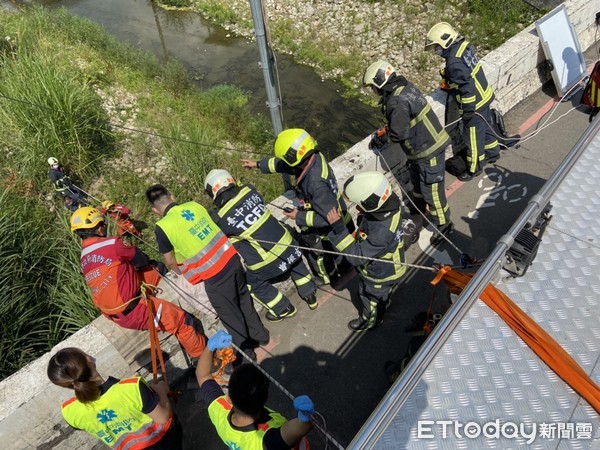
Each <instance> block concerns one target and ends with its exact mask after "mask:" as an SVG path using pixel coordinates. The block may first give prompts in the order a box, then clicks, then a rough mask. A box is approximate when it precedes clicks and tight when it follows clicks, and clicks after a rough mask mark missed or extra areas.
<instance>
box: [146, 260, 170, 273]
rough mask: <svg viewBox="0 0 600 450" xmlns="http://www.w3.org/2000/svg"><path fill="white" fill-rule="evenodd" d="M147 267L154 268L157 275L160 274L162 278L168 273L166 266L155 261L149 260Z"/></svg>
mask: <svg viewBox="0 0 600 450" xmlns="http://www.w3.org/2000/svg"><path fill="white" fill-rule="evenodd" d="M149 265H150V266H154V267H156V269H157V270H158V273H160V274H161V275H162V276H165V275H166V274H167V272H168V271H169V269H167V266H165V265H164V263H163V262H162V261H156V260H155V259H151V260H150V264H149Z"/></svg>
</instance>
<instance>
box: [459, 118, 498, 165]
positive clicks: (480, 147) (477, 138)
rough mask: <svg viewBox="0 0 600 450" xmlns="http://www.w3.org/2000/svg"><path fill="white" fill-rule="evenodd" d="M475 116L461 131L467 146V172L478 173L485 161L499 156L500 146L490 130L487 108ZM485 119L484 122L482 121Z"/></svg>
mask: <svg viewBox="0 0 600 450" xmlns="http://www.w3.org/2000/svg"><path fill="white" fill-rule="evenodd" d="M477 113H478V114H481V116H483V117H480V116H479V115H478V114H475V115H474V116H473V117H472V118H471V120H469V122H468V123H466V124H465V126H464V129H463V133H464V134H463V136H464V140H465V143H466V144H467V148H468V150H467V172H469V173H475V172H478V171H479V170H480V169H481V168H483V166H484V165H485V161H486V160H490V159H495V158H497V157H498V156H499V155H500V146H499V145H498V140H497V139H496V135H495V134H494V130H493V128H492V126H491V125H492V120H493V119H492V112H491V111H490V107H489V106H487V107H485V108H483V109H481V110H480V111H477ZM484 118H485V120H484Z"/></svg>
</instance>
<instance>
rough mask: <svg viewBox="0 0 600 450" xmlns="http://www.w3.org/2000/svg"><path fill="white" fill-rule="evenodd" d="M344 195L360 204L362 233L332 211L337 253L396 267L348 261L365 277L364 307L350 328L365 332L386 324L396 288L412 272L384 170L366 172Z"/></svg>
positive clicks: (330, 218)
mask: <svg viewBox="0 0 600 450" xmlns="http://www.w3.org/2000/svg"><path fill="white" fill-rule="evenodd" d="M344 195H345V196H346V197H347V198H348V199H349V200H350V201H352V202H355V203H356V206H357V208H358V210H359V216H358V220H357V222H358V229H357V231H356V233H354V234H350V233H348V230H347V229H346V227H344V225H343V223H342V221H341V220H340V219H341V217H340V214H339V211H338V210H337V209H336V208H332V209H331V211H329V213H328V214H327V220H328V222H329V223H330V224H331V225H332V227H333V229H332V231H331V232H330V233H329V238H330V239H331V242H332V244H333V245H334V247H335V249H336V250H338V251H340V252H344V253H346V254H348V255H355V256H367V257H370V258H378V259H383V260H385V261H389V262H393V263H395V264H390V263H389V262H383V261H372V260H365V259H362V258H359V257H351V256H349V257H348V261H349V262H350V263H351V264H352V265H354V266H356V267H357V268H358V270H359V273H360V279H359V285H358V293H359V296H360V300H361V303H362V304H361V310H360V311H359V316H358V318H357V319H354V320H351V321H350V322H349V323H348V328H350V330H352V331H355V332H361V331H365V330H368V329H371V328H375V327H377V326H379V325H381V323H382V322H383V315H384V313H385V311H386V310H387V308H388V307H389V305H390V303H391V300H390V293H391V290H392V287H394V286H395V285H397V284H398V283H399V282H400V279H401V278H402V276H403V275H404V273H405V272H406V266H405V265H404V243H403V239H402V226H401V222H402V221H401V218H402V217H401V214H402V213H401V208H400V206H401V204H400V199H399V198H398V196H397V195H396V194H395V193H394V192H393V191H392V187H391V185H390V183H389V181H388V180H387V178H386V177H385V175H383V174H382V173H380V172H362V173H359V174H357V175H354V176H352V177H350V178H349V179H348V180H347V181H346V183H344Z"/></svg>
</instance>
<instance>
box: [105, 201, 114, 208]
mask: <svg viewBox="0 0 600 450" xmlns="http://www.w3.org/2000/svg"><path fill="white" fill-rule="evenodd" d="M113 206H115V202H113V201H111V200H104V201H103V202H102V207H103V208H104V209H110V208H112V207H113Z"/></svg>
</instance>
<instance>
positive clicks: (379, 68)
mask: <svg viewBox="0 0 600 450" xmlns="http://www.w3.org/2000/svg"><path fill="white" fill-rule="evenodd" d="M394 72H395V69H394V67H393V66H392V65H391V64H390V63H389V62H387V61H383V60H381V59H380V60H379V61H375V62H374V63H373V64H371V65H370V66H369V67H367V70H365V74H364V76H363V84H364V85H365V86H369V85H371V86H375V87H376V88H377V89H381V88H382V87H383V85H384V84H385V83H387V82H388V80H389V79H390V76H391V75H392V74H393V73H394Z"/></svg>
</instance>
